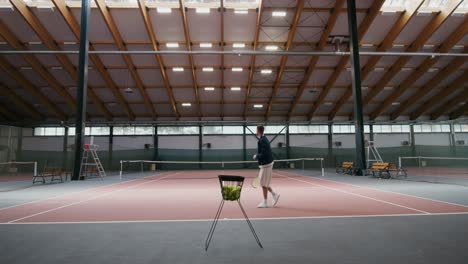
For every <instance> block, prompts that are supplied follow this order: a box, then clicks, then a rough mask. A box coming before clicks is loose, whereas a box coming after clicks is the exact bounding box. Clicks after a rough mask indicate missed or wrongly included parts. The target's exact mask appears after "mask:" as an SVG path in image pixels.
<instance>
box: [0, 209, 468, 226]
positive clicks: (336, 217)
mask: <svg viewBox="0 0 468 264" xmlns="http://www.w3.org/2000/svg"><path fill="white" fill-rule="evenodd" d="M447 215H468V212H458V213H431V214H384V215H381V214H375V215H335V216H333V215H328V216H298V217H271V218H267V217H259V218H249V220H251V221H268V220H301V219H304V220H307V219H340V218H378V217H405V216H408V217H412V216H426V217H427V216H447ZM212 221H213V219H168V220H128V221H82V222H20V223H0V226H2V225H65V224H126V223H129V224H132V223H180V222H182V223H185V222H212ZM219 221H245V218H223V219H219Z"/></svg>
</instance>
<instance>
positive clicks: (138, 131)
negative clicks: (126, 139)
mask: <svg viewBox="0 0 468 264" xmlns="http://www.w3.org/2000/svg"><path fill="white" fill-rule="evenodd" d="M153 134H154V128H153V127H151V126H138V127H134V126H127V127H114V135H116V136H136V135H153Z"/></svg>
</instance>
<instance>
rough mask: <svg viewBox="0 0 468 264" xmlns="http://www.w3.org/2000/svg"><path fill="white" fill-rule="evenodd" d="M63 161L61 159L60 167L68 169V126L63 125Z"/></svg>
mask: <svg viewBox="0 0 468 264" xmlns="http://www.w3.org/2000/svg"><path fill="white" fill-rule="evenodd" d="M62 151H63V156H62V157H63V161H62V168H63V169H64V170H65V171H68V170H67V169H68V127H65V134H64V137H63V149H62Z"/></svg>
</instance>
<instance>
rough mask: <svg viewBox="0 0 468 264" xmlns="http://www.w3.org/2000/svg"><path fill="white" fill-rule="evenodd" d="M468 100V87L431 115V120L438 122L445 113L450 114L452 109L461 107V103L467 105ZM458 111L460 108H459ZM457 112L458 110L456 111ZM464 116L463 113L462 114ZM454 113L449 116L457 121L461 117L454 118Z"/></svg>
mask: <svg viewBox="0 0 468 264" xmlns="http://www.w3.org/2000/svg"><path fill="white" fill-rule="evenodd" d="M467 99H468V87H466V88H464V89H463V91H462V92H461V93H460V94H458V95H457V96H455V97H454V98H452V99H451V100H448V101H447V102H446V103H445V104H443V105H442V106H441V107H439V108H438V109H436V110H435V111H434V112H433V113H432V114H431V120H436V119H438V118H439V117H441V116H442V115H444V114H445V113H447V112H449V111H450V110H451V109H454V108H456V107H457V106H459V105H460V103H463V105H465V104H466V100H467ZM457 109H458V108H457ZM455 111H456V110H455ZM461 114H463V113H461ZM452 115H453V112H452V113H450V114H449V116H450V119H456V118H458V117H459V116H457V117H455V118H452Z"/></svg>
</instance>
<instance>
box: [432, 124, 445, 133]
mask: <svg viewBox="0 0 468 264" xmlns="http://www.w3.org/2000/svg"><path fill="white" fill-rule="evenodd" d="M431 129H432V132H439V133H440V132H442V129H441V127H440V125H432V126H431Z"/></svg>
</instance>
